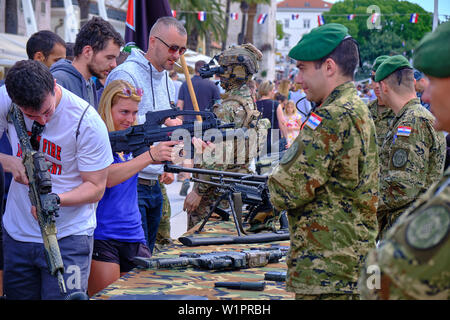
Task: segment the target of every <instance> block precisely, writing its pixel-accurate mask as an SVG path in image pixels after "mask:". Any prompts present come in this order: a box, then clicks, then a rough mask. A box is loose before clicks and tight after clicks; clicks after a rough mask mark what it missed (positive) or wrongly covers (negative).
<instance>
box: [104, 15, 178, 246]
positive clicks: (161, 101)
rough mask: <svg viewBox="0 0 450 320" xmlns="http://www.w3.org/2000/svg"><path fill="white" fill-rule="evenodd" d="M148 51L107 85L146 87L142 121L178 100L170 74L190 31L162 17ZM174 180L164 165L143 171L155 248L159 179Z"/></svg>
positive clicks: (146, 223)
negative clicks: (150, 112)
mask: <svg viewBox="0 0 450 320" xmlns="http://www.w3.org/2000/svg"><path fill="white" fill-rule="evenodd" d="M148 42H149V45H148V50H147V52H146V53H144V52H143V51H141V50H139V49H137V48H133V49H132V50H131V55H130V56H129V57H128V58H127V60H125V62H124V63H122V64H121V65H120V66H118V67H117V68H115V69H114V70H113V71H112V72H111V73H110V74H109V76H108V78H107V80H106V83H105V87H106V86H107V85H108V84H109V83H110V82H111V81H113V80H125V81H127V82H129V83H130V84H131V85H133V86H134V87H135V88H141V89H143V92H144V94H143V96H142V100H141V102H140V103H139V111H138V121H139V123H143V122H145V114H146V113H147V112H148V111H159V110H166V109H170V108H171V105H174V104H175V103H176V96H175V86H174V84H173V82H172V79H171V78H170V77H169V72H168V71H171V70H172V69H173V67H174V64H175V61H176V60H178V59H179V58H180V56H181V55H182V54H183V53H184V52H185V51H186V42H187V32H186V29H185V28H184V26H183V25H182V24H181V23H180V22H179V21H178V20H176V19H175V18H173V17H162V18H160V19H158V20H157V21H156V22H155V24H154V25H153V27H152V29H151V30H150V36H149V41H148ZM181 123H182V122H181V120H179V119H167V120H166V122H165V125H166V126H174V125H180V124H181ZM158 175H161V181H162V182H164V183H171V182H172V181H173V174H170V173H166V172H164V171H163V166H162V165H150V166H148V167H147V168H145V169H144V170H142V171H141V172H140V173H139V179H138V197H139V199H138V201H139V210H140V212H141V216H142V225H143V228H144V233H145V237H146V239H147V246H148V247H149V248H150V250H151V251H153V247H154V244H155V240H156V233H157V230H158V226H159V222H160V220H161V214H162V203H163V196H162V193H161V187H160V185H159V181H158Z"/></svg>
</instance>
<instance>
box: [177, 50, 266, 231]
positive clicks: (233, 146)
mask: <svg viewBox="0 0 450 320" xmlns="http://www.w3.org/2000/svg"><path fill="white" fill-rule="evenodd" d="M261 58H262V53H261V52H260V51H259V50H258V49H257V48H255V47H254V46H253V45H252V44H249V43H247V44H243V45H242V46H233V47H231V48H230V49H228V50H226V51H224V52H222V53H221V55H220V57H219V59H218V62H219V64H220V66H222V67H223V68H224V70H225V73H224V74H221V75H220V80H221V86H222V87H223V88H224V89H225V90H226V92H225V96H224V99H223V101H222V103H221V104H216V105H214V106H213V112H214V113H215V114H216V115H217V117H218V118H219V119H220V120H221V121H222V122H223V123H234V124H235V129H238V128H247V129H255V130H253V131H252V132H256V135H257V137H256V139H258V140H257V141H258V142H259V144H258V146H259V145H260V144H262V142H264V141H265V139H266V135H267V129H268V128H269V127H270V122H269V120H268V119H260V112H259V111H258V110H257V108H256V105H255V103H254V101H253V98H252V95H251V92H250V89H249V87H248V86H247V84H246V83H247V81H248V80H250V79H251V76H252V75H253V74H255V73H256V72H258V68H259V64H258V62H259V61H261ZM238 144H239V143H236V142H235V141H224V142H223V143H222V144H220V145H219V144H216V146H215V147H216V150H218V149H219V148H220V150H223V152H221V153H222V155H223V157H214V155H218V152H216V153H214V154H213V156H212V157H210V158H208V157H205V155H204V158H203V163H202V165H201V167H202V168H204V169H213V170H226V171H234V172H245V173H248V172H250V171H249V163H250V161H251V159H252V158H253V157H255V156H256V154H257V152H258V150H255V148H256V146H257V144H256V143H248V140H247V142H246V143H245V148H244V145H238ZM222 146H223V148H222ZM219 158H220V159H219ZM211 159H212V160H211ZM230 160H231V161H230ZM198 178H199V179H202V180H209V177H208V176H204V175H203V176H202V175H200V176H198ZM219 196H220V194H219V193H218V191H217V189H216V188H214V187H210V186H208V185H206V184H201V183H195V184H194V187H193V190H192V191H191V192H190V193H189V194H188V195H187V197H186V200H185V202H184V210H186V211H187V213H188V229H190V228H192V227H193V226H195V225H196V224H198V223H199V222H200V221H201V220H202V219H203V218H204V217H205V216H206V214H207V213H208V212H209V210H210V207H211V205H213V203H214V202H215V201H216V199H217V198H218V197H219ZM223 206H225V204H222V207H223Z"/></svg>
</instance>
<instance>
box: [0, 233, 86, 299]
mask: <svg viewBox="0 0 450 320" xmlns="http://www.w3.org/2000/svg"><path fill="white" fill-rule="evenodd" d="M58 244H59V250H60V252H61V256H62V259H63V263H64V275H63V276H64V282H65V284H66V290H67V295H69V294H71V293H74V292H86V291H87V284H88V279H89V271H90V268H91V257H92V248H93V237H92V236H68V237H65V238H62V239H59V240H58ZM3 248H4V251H3V254H4V269H3V272H4V273H3V287H4V293H5V295H6V298H7V299H11V300H41V299H42V300H62V299H64V298H66V296H65V295H64V294H62V293H61V291H60V289H59V285H58V280H57V278H56V276H52V275H51V274H50V272H49V270H48V266H47V260H46V258H45V249H44V245H43V244H42V243H35V242H21V241H16V240H14V239H13V238H11V237H10V236H9V234H8V233H7V232H6V230H5V229H3Z"/></svg>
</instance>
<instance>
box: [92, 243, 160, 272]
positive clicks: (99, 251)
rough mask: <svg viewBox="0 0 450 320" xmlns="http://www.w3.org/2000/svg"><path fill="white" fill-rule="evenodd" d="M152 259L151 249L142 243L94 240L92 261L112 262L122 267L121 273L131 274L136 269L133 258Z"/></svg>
mask: <svg viewBox="0 0 450 320" xmlns="http://www.w3.org/2000/svg"><path fill="white" fill-rule="evenodd" d="M136 256H139V257H146V258H150V257H151V256H152V254H151V253H150V249H149V248H148V247H147V246H146V245H145V244H143V243H140V242H121V241H116V240H94V251H93V252H92V259H93V260H96V261H103V262H112V263H116V264H118V265H119V266H120V272H129V271H131V269H133V268H135V267H136V265H135V264H134V263H133V258H134V257H136Z"/></svg>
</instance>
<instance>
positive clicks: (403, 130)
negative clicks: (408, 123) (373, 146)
mask: <svg viewBox="0 0 450 320" xmlns="http://www.w3.org/2000/svg"><path fill="white" fill-rule="evenodd" d="M410 134H411V127H398V129H397V135H398V136H403V137H408V136H409V135H410Z"/></svg>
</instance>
